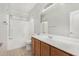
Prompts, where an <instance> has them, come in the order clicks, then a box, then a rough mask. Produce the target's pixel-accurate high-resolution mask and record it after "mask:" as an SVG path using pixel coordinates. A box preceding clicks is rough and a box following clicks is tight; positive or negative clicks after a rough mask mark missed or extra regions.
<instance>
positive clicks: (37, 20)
mask: <svg viewBox="0 0 79 59" xmlns="http://www.w3.org/2000/svg"><path fill="white" fill-rule="evenodd" d="M45 5H46V4H45V3H38V4H36V5H35V7H34V8H33V9H32V10H31V11H30V13H29V18H33V19H34V33H40V32H41V27H40V24H41V23H40V14H41V11H42V9H43V8H44V6H45Z"/></svg>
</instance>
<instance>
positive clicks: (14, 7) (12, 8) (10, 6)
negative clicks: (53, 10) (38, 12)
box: [0, 3, 36, 16]
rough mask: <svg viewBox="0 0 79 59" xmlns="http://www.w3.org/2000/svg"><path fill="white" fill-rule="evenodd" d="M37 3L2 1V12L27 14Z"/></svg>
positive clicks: (0, 6) (0, 9) (19, 14)
mask: <svg viewBox="0 0 79 59" xmlns="http://www.w3.org/2000/svg"><path fill="white" fill-rule="evenodd" d="M35 5H36V3H0V14H1V13H2V14H5V13H8V14H12V15H17V16H24V15H25V16H27V15H28V13H29V12H30V10H31V9H32V8H33V7H34V6H35Z"/></svg>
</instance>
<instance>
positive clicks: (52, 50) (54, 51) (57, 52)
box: [51, 47, 70, 56]
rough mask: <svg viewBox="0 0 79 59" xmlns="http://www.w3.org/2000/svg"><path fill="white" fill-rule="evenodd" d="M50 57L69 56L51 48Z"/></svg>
mask: <svg viewBox="0 0 79 59" xmlns="http://www.w3.org/2000/svg"><path fill="white" fill-rule="evenodd" d="M51 56H70V54H68V53H65V52H63V51H62V50H59V49H57V48H55V47H51Z"/></svg>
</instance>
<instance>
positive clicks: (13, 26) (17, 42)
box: [8, 19, 29, 50]
mask: <svg viewBox="0 0 79 59" xmlns="http://www.w3.org/2000/svg"><path fill="white" fill-rule="evenodd" d="M28 28H29V26H28V22H26V21H22V20H16V19H10V26H9V34H10V36H9V39H8V50H10V49H16V48H20V47H23V46H24V45H25V42H26V40H27V39H28V34H29V31H28Z"/></svg>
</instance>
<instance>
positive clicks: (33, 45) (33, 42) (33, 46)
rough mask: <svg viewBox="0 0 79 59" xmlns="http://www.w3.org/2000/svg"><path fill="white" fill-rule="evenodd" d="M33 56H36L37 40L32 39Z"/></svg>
mask: <svg viewBox="0 0 79 59" xmlns="http://www.w3.org/2000/svg"><path fill="white" fill-rule="evenodd" d="M32 55H35V39H34V38H33V37H32Z"/></svg>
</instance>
